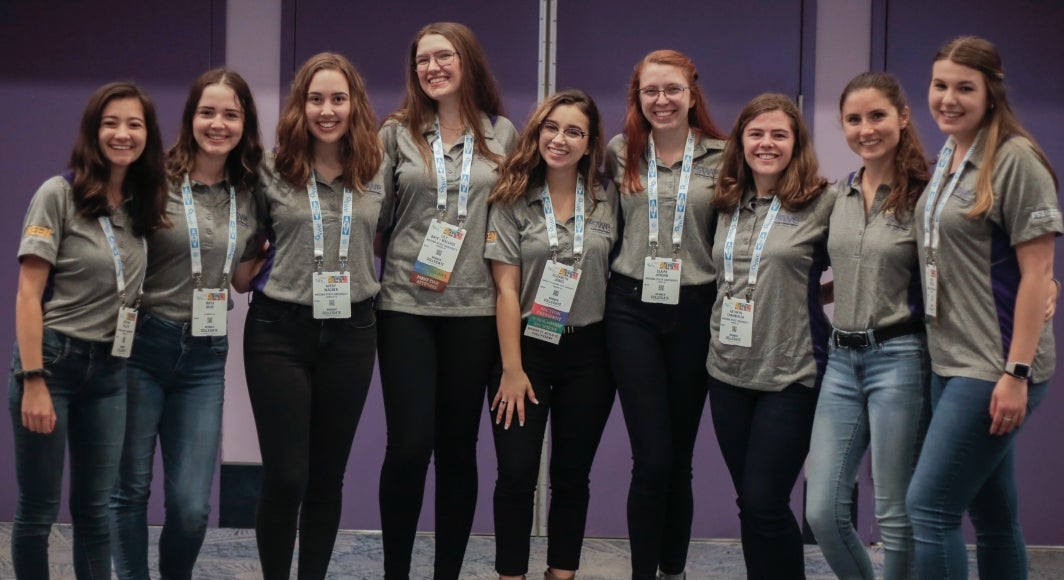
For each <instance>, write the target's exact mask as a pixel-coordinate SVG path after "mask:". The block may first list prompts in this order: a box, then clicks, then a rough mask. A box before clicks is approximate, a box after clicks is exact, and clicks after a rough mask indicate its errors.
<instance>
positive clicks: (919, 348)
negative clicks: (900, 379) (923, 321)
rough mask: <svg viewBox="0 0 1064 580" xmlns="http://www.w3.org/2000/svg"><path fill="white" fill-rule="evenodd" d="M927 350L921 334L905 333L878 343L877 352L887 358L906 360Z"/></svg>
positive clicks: (917, 356) (919, 355) (918, 356)
mask: <svg viewBox="0 0 1064 580" xmlns="http://www.w3.org/2000/svg"><path fill="white" fill-rule="evenodd" d="M926 351H927V346H926V344H925V342H924V339H923V336H922V335H920V334H907V335H905V336H899V337H897V338H892V339H890V340H888V341H886V342H881V343H879V352H881V353H882V354H883V356H885V357H887V358H893V359H899V360H908V359H914V358H920V357H922V356H924V353H925V352H926Z"/></svg>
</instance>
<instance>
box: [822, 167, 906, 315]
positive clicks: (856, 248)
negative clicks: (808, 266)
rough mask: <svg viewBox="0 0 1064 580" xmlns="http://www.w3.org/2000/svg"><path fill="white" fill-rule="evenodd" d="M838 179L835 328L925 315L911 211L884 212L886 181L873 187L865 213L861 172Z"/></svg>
mask: <svg viewBox="0 0 1064 580" xmlns="http://www.w3.org/2000/svg"><path fill="white" fill-rule="evenodd" d="M863 171H864V170H863V169H862V170H861V171H858V172H856V173H854V174H852V175H851V176H850V179H849V180H847V181H846V182H844V183H840V184H839V185H838V187H839V190H840V191H839V195H838V197H837V198H836V200H835V207H834V209H833V210H832V212H831V221H830V224H829V227H828V256H829V257H830V258H831V271H832V273H833V275H834V279H835V318H834V324H835V328H838V329H839V330H845V331H850V332H853V331H860V330H868V329H875V328H884V327H887V326H891V325H894V324H900V323H903V322H907V321H910V320H923V316H924V299H923V293H922V291H921V288H920V271H919V264H918V263H917V258H916V230H915V228H914V227H913V212H911V211H910V212H905V213H901V212H897V211H894V210H891V211H889V212H885V211H883V204H884V203H886V201H887V197H889V196H890V190H891V186H890V184H886V183H884V184H882V185H880V186H879V189H877V190H876V193H875V199H874V200H873V202H872V209H871V210H870V211H869V212H868V213H867V215H866V214H865V208H864V194H863V193H862V191H861V175H862V172H863Z"/></svg>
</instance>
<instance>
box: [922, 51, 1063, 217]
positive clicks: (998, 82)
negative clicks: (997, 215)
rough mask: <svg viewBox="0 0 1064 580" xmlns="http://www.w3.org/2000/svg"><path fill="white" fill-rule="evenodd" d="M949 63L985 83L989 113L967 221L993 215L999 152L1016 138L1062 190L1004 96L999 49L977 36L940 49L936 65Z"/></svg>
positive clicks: (936, 56) (1039, 149) (983, 124)
mask: <svg viewBox="0 0 1064 580" xmlns="http://www.w3.org/2000/svg"><path fill="white" fill-rule="evenodd" d="M946 59H949V60H951V61H953V62H955V63H957V64H959V65H961V66H966V67H968V68H970V69H974V70H977V71H979V72H980V73H982V75H983V80H984V81H985V82H986V93H987V96H986V98H987V109H986V117H985V118H984V119H983V122H982V126H983V128H984V129H985V130H986V134H985V137H984V139H985V142H984V143H985V144H984V146H983V163H982V165H981V167H980V169H979V178H978V181H976V186H975V204H973V205H972V209H971V210H970V211H969V212H968V217H969V218H976V217H981V216H986V215H988V214H989V213H990V208H991V207H993V205H994V183H993V181H994V175H993V174H994V162H995V161H997V154H998V151H1000V150H1001V146H1002V145H1003V144H1004V143H1005V141H1008V140H1009V139H1011V138H1012V137H1015V136H1017V135H1018V136H1021V137H1024V138H1026V139H1027V140H1028V141H1030V143H1031V148H1032V149H1033V150H1034V154H1035V155H1036V156H1037V157H1038V160H1039V161H1041V162H1042V165H1045V168H1046V170H1047V171H1049V174H1050V175H1051V176H1052V177H1053V185H1054V186H1055V187H1059V186H1060V184H1059V183H1058V182H1057V174H1056V173H1055V172H1054V171H1053V168H1052V167H1051V166H1050V165H1049V158H1047V157H1046V154H1045V152H1044V151H1042V148H1041V147H1039V146H1038V143H1037V142H1036V141H1035V140H1034V137H1032V136H1031V134H1030V133H1028V132H1027V130H1026V129H1024V128H1023V125H1021V124H1020V120H1019V119H1018V118H1016V113H1014V112H1013V111H1012V107H1011V106H1010V105H1009V98H1008V95H1007V94H1006V92H1005V69H1004V67H1003V65H1002V62H1001V54H1000V53H998V49H997V47H995V46H994V45H993V44H991V43H990V42H989V41H987V40H984V39H982V38H979V37H976V36H961V37H960V38H955V39H953V40H952V41H950V42H949V43H947V44H946V45H944V46H943V47H942V48H940V49H938V53H936V54H935V60H934V62H938V61H940V60H946Z"/></svg>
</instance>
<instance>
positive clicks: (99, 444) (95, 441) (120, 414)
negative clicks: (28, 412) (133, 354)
mask: <svg viewBox="0 0 1064 580" xmlns="http://www.w3.org/2000/svg"><path fill="white" fill-rule="evenodd" d="M42 354H43V360H44V367H45V368H46V369H48V371H50V372H51V373H52V374H51V376H50V377H47V378H46V379H45V380H46V382H47V384H48V391H49V393H50V394H51V396H52V406H53V407H54V408H55V414H56V423H55V430H54V431H52V432H51V433H48V434H41V433H33V432H31V431H29V430H28V429H26V428H25V427H23V426H22V384H21V383H20V382H19V381H16V380H15V378H14V376H12V378H11V380H10V382H9V383H8V407H9V409H10V411H11V424H12V426H13V427H14V432H15V437H14V440H15V475H16V477H17V479H18V506H17V507H16V510H15V524H14V527H13V528H12V531H11V559H12V562H13V564H14V567H15V576H16V577H17V578H19V579H26V580H37V579H39V578H48V534H49V532H50V531H51V529H52V524H54V523H55V521H56V517H57V516H58V514H59V496H60V494H61V492H62V484H63V462H64V454H65V453H66V451H67V444H68V443H69V452H70V515H71V518H72V519H73V522H74V573H75V574H76V575H77V577H78V579H79V580H83V579H86V578H110V577H111V547H110V536H109V534H108V529H107V500H108V498H109V497H110V495H111V488H112V487H113V486H114V483H115V478H116V477H117V475H118V462H119V458H120V456H121V454H122V437H123V435H124V434H125V426H126V360H125V359H122V358H116V357H113V356H111V343H110V342H91V341H86V340H79V339H76V338H72V337H69V336H65V335H63V334H60V333H58V332H55V331H53V330H49V329H47V328H45V329H44V335H43V349H42ZM11 366H12V370H13V371H17V370H21V368H22V364H21V362H20V358H19V351H18V346H17V345H16V346H15V357H14V362H13V363H12V365H11Z"/></svg>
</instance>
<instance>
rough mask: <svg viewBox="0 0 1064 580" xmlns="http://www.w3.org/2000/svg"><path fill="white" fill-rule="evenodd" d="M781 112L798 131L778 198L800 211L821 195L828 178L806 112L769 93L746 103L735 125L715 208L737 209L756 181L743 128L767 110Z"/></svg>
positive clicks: (793, 129) (792, 127) (789, 209)
mask: <svg viewBox="0 0 1064 580" xmlns="http://www.w3.org/2000/svg"><path fill="white" fill-rule="evenodd" d="M773 111H781V112H782V113H783V114H784V115H786V116H787V117H788V118H789V119H790V121H791V131H793V132H794V152H793V154H792V155H791V162H790V163H788V164H787V168H786V169H784V170H783V175H781V176H780V178H779V181H778V182H777V183H776V191H775V194H776V197H778V198H779V200H780V205H782V206H783V207H784V208H785V209H786V210H787V211H796V210H798V209H801V208H802V206H804V205H806V204H807V203H809V202H811V201H813V200H814V199H816V198H818V197H820V194H821V193H823V192H824V188H825V187H826V186H827V184H828V180H827V179H824V178H823V177H821V176H820V173H819V171H820V168H819V165H818V163H817V160H816V153H815V152H814V151H813V143H812V141H811V140H810V139H809V131H808V130H806V128H805V121H803V120H802V113H801V112H800V111H799V110H798V107H797V106H796V105H795V104H794V101H792V100H791V99H790V97H788V96H787V95H781V94H778V93H765V94H762V95H758V96H756V97H754V99H753V100H752V101H750V102H749V103H747V104H746V107H744V108H743V110H742V112H741V113H739V118H738V119H736V121H735V126H734V127H732V131H731V135H729V136H728V143H727V145H725V146H724V162H723V163H722V164H721V168H720V180H719V181H717V195H716V196H714V197H713V207H715V208H717V209H719V210H721V211H724V212H731V211H735V208H736V207H738V205H739V200H740V199H742V196H743V192H744V191H746V190H747V189H748V188H749V187H750V186H752V185H753V183H754V175H753V171H752V170H751V169H750V166H749V165H748V164H747V163H746V157H745V155H744V152H743V148H744V146H743V131H745V130H746V125H747V124H749V123H750V121H752V120H754V119H755V118H757V117H758V116H759V115H762V114H764V113H771V112H773Z"/></svg>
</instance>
